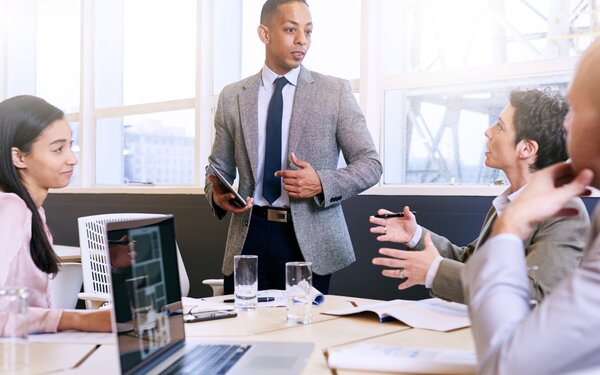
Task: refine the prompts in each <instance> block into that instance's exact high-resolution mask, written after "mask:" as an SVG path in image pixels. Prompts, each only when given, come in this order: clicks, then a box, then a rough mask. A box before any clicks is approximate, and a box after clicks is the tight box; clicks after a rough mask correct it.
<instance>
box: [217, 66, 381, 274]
mask: <svg viewBox="0 0 600 375" xmlns="http://www.w3.org/2000/svg"><path fill="white" fill-rule="evenodd" d="M259 87H260V73H259V74H256V75H254V76H252V77H249V78H246V79H244V80H242V81H239V82H237V83H234V84H231V85H228V86H227V87H225V88H224V89H223V91H222V92H221V95H220V96H219V103H218V106H217V111H216V114H215V141H214V144H213V148H212V152H211V155H210V156H209V161H210V162H211V163H212V164H213V165H214V166H215V167H216V168H217V169H219V170H220V171H221V172H223V174H224V176H225V178H226V179H227V180H229V181H230V182H232V181H233V180H234V179H235V176H236V167H237V170H238V172H239V193H240V194H241V195H242V196H243V197H247V196H253V195H254V187H255V180H256V174H257V169H258V165H257V159H258V112H257V103H258V90H259ZM340 151H341V152H342V154H343V156H344V159H345V161H346V164H347V166H346V167H345V168H340V169H338V168H337V167H338V159H339V154H340ZM291 152H295V153H296V156H298V158H300V159H301V160H305V161H307V162H309V163H310V164H311V165H312V166H313V168H314V169H315V170H316V171H317V173H318V174H319V177H320V178H321V184H322V186H323V194H322V196H317V197H314V198H312V199H293V198H290V209H291V215H292V220H293V223H294V231H295V233H296V238H297V240H298V244H299V245H300V250H301V251H302V254H303V255H304V259H305V260H307V261H310V262H312V263H313V272H315V273H317V274H329V273H332V272H335V271H337V270H339V269H342V268H344V267H346V266H348V265H349V264H350V263H352V262H354V260H355V256H354V250H353V248H352V243H351V241H350V235H349V233H348V228H347V227H346V221H345V219H344V214H343V212H342V207H341V202H342V201H343V200H344V199H347V198H350V197H353V196H355V195H357V194H358V193H360V192H362V191H364V190H365V189H367V188H369V187H371V186H373V185H374V184H376V183H377V182H378V181H379V178H380V177H381V173H382V168H381V163H380V162H379V156H378V154H377V151H376V150H375V146H374V144H373V140H372V139H371V135H370V133H369V131H368V129H367V125H366V122H365V118H364V116H363V114H362V112H361V110H360V107H359V105H358V103H357V101H356V99H355V98H354V96H353V94H352V90H351V87H350V84H349V82H348V81H345V80H342V79H339V78H334V77H330V76H324V75H322V74H318V73H314V72H311V71H309V70H307V69H305V68H304V67H302V68H301V70H300V74H299V76H298V84H297V87H296V94H295V96H294V104H293V109H292V116H291V122H290V133H289V146H288V155H289V153H291ZM287 167H288V169H297V168H296V167H295V166H294V164H293V163H292V161H291V159H290V158H289V156H288V166H287ZM205 192H206V198H207V199H208V201H209V203H210V204H211V206H212V207H213V210H214V213H215V216H216V217H217V218H218V219H222V218H223V217H224V216H225V214H226V212H225V211H223V210H222V209H220V208H219V207H217V206H216V205H214V204H213V190H212V184H211V183H210V181H209V180H208V179H207V183H206V186H205ZM249 223H250V213H249V212H246V213H244V214H240V215H233V217H232V218H231V223H230V225H229V233H228V235H227V245H226V248H225V256H224V259H223V274H225V275H230V274H231V273H232V272H233V256H234V255H237V254H239V253H240V252H241V251H242V247H243V245H244V242H245V240H246V235H247V233H248V225H249Z"/></svg>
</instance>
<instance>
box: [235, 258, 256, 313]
mask: <svg viewBox="0 0 600 375" xmlns="http://www.w3.org/2000/svg"><path fill="white" fill-rule="evenodd" d="M233 290H234V295H235V304H234V306H235V308H236V309H242V310H248V309H255V308H256V303H257V302H258V300H257V294H258V256H257V255H236V256H234V257H233Z"/></svg>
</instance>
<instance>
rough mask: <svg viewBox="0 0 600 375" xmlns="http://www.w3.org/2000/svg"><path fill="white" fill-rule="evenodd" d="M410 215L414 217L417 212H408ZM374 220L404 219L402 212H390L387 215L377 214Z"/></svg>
mask: <svg viewBox="0 0 600 375" xmlns="http://www.w3.org/2000/svg"><path fill="white" fill-rule="evenodd" d="M410 213H411V214H413V215H416V214H417V211H410ZM375 217H376V218H379V219H390V218H392V217H404V212H392V213H389V214H377V215H375Z"/></svg>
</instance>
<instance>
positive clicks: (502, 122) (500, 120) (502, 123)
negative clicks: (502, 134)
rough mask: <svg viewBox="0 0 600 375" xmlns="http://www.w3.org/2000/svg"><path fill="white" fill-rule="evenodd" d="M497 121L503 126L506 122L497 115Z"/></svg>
mask: <svg viewBox="0 0 600 375" xmlns="http://www.w3.org/2000/svg"><path fill="white" fill-rule="evenodd" d="M498 122H499V123H500V124H501V125H505V126H506V122H504V120H502V117H500V116H498Z"/></svg>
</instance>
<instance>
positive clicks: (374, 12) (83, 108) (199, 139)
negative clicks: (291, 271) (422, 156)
mask: <svg viewBox="0 0 600 375" xmlns="http://www.w3.org/2000/svg"><path fill="white" fill-rule="evenodd" d="M215 1H218V0H197V7H196V9H197V14H196V19H197V25H196V41H197V42H196V46H197V47H196V68H195V69H196V82H195V91H196V95H195V97H192V98H185V99H179V100H169V101H162V102H155V103H144V104H137V105H129V106H121V107H111V108H95V103H94V79H95V78H94V29H93V25H94V2H91V1H86V0H81V25H80V30H81V61H80V64H81V73H80V74H81V79H80V109H79V112H77V113H67V114H66V119H67V120H68V121H71V122H78V123H79V126H80V132H79V139H78V141H79V144H80V145H81V154H80V155H81V157H80V160H79V164H80V176H79V181H77V182H76V183H77V185H76V186H71V187H67V188H64V189H60V192H61V193H119V194H123V193H125V194H140V193H142V194H204V187H203V183H204V172H203V171H204V166H205V165H206V164H207V162H208V156H209V154H210V151H211V147H212V141H213V137H214V128H213V119H214V112H215V109H216V103H217V100H218V95H216V94H214V93H213V87H214V82H215V78H214V71H215V64H216V63H215V62H214V60H213V56H214V53H213V51H214V49H215V46H214V43H215V42H214V38H215V22H214V18H213V17H212V15H213V14H214V10H215ZM231 1H232V3H236V4H237V5H238V6H240V7H241V6H242V1H243V0H231ZM383 2H384V0H361V29H362V30H363V32H362V36H361V45H360V48H361V51H362V52H361V55H360V76H359V77H357V78H356V79H352V80H350V83H351V86H352V89H353V92H354V93H356V94H359V104H360V106H361V108H362V110H363V113H364V115H365V118H366V120H367V126H368V128H369V131H370V132H371V135H372V137H373V139H374V141H375V144H376V148H377V149H378V151H379V154H380V158H381V161H382V165H383V167H384V173H385V164H386V161H385V160H384V157H383V155H385V142H384V136H385V123H384V103H385V92H386V91H388V90H414V89H420V88H435V87H442V86H451V85H463V84H469V83H481V82H494V81H500V80H505V79H519V78H531V77H543V76H549V75H571V74H572V72H573V69H574V67H575V64H576V61H577V59H578V58H577V57H570V58H563V59H555V60H541V61H533V62H524V63H507V64H502V65H497V66H487V67H486V66H484V67H478V68H469V69H455V70H452V71H450V73H451V74H449V71H437V72H417V73H408V74H403V75H392V76H383V75H381V74H380V73H379V72H380V68H381V58H382V52H381V51H382V47H383V46H382V40H383V38H382V33H383V30H382V26H381V22H380V20H381V16H382V12H383ZM2 4H3V2H0V10H1V9H2ZM0 19H1V16H0ZM6 43H7V42H6V39H5V38H4V37H3V36H2V35H0V49H2V48H3V47H5V45H6ZM240 53H241V49H240ZM0 64H4V62H2V61H0ZM2 67H3V65H0V68H2ZM5 71H6V69H0V78H2V75H1V74H6V73H2V72H5ZM1 89H4V88H1ZM182 109H193V110H194V111H195V141H194V157H195V160H196V161H197V167H196V171H195V174H194V182H193V186H189V185H178V186H166V185H160V186H132V185H114V186H112V185H96V184H95V182H94V181H95V175H96V168H95V165H96V159H95V145H96V139H95V138H96V136H95V134H96V122H97V120H99V119H103V118H109V117H115V116H130V115H140V114H148V113H155V112H164V111H173V110H182ZM504 189H505V187H502V186H500V187H499V186H485V185H458V184H455V185H450V184H448V185H426V184H423V185H421V184H419V185H399V184H386V183H384V182H383V179H381V180H380V182H379V183H378V184H377V185H375V186H374V187H372V188H370V189H368V190H367V191H365V192H363V193H362V194H366V195H450V196H471V195H472V196H494V195H497V194H498V193H499V192H501V191H502V190H504Z"/></svg>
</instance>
